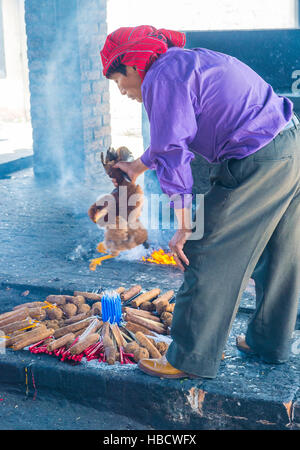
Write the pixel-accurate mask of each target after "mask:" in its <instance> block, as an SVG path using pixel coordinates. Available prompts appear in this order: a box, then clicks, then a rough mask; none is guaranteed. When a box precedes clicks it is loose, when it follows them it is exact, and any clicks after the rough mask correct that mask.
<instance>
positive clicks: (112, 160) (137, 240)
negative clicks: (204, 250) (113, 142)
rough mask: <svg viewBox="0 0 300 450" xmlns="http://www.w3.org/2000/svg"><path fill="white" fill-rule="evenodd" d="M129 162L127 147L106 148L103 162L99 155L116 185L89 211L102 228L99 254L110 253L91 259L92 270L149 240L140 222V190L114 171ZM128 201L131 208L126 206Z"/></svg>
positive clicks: (120, 173)
mask: <svg viewBox="0 0 300 450" xmlns="http://www.w3.org/2000/svg"><path fill="white" fill-rule="evenodd" d="M132 159H133V158H132V154H131V152H130V150H128V148H126V147H119V148H118V149H117V150H114V149H113V148H109V149H108V150H107V152H106V157H105V160H104V155H103V153H101V161H102V164H103V167H104V169H105V171H106V173H107V175H108V176H109V177H110V178H114V179H116V181H117V183H118V186H117V187H116V188H115V189H114V190H113V191H112V192H111V193H110V194H107V195H105V196H103V197H101V198H100V199H98V200H97V202H96V203H94V204H93V205H92V206H91V207H90V208H89V210H88V214H89V217H90V218H91V220H92V221H93V222H95V223H97V225H98V226H100V227H103V228H105V234H104V241H103V242H101V243H100V244H99V245H98V247H97V249H98V251H99V252H101V253H107V252H108V251H109V252H110V254H108V255H106V256H102V257H101V258H97V259H95V260H93V262H92V264H91V269H95V266H96V265H97V264H101V262H102V261H103V260H104V259H108V258H113V257H115V256H118V255H119V253H120V252H121V251H124V250H129V249H132V248H134V247H136V246H138V245H140V244H144V245H145V242H146V240H147V238H148V233H147V230H146V229H145V228H144V226H143V225H142V223H141V222H140V220H139V217H140V215H141V210H142V205H143V191H142V188H141V187H140V186H139V185H136V184H135V183H132V182H131V181H130V180H129V178H128V177H127V175H126V174H125V173H124V172H122V171H121V170H120V169H118V168H117V169H114V165H115V164H116V163H117V162H119V161H130V160H132ZM133 195H134V197H132V196H133ZM130 198H131V203H132V205H133V206H132V205H130V204H129V202H130Z"/></svg>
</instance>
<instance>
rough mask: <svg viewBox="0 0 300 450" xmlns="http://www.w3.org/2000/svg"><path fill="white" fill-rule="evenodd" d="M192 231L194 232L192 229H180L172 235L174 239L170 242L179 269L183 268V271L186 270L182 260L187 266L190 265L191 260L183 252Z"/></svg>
mask: <svg viewBox="0 0 300 450" xmlns="http://www.w3.org/2000/svg"><path fill="white" fill-rule="evenodd" d="M191 233H192V232H191V231H187V230H184V229H179V230H177V231H176V233H175V234H174V236H173V237H172V239H171V240H170V242H169V247H170V249H171V251H172V256H173V258H174V259H175V261H176V264H177V265H178V267H179V269H180V270H182V272H184V270H185V269H184V267H183V264H182V261H183V262H184V263H185V264H186V265H187V266H188V265H189V260H188V258H187V257H186V255H185V254H184V252H183V246H184V244H185V243H186V241H187V239H188V237H189V236H190V234H191Z"/></svg>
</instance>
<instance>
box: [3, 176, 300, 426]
mask: <svg viewBox="0 0 300 450" xmlns="http://www.w3.org/2000/svg"><path fill="white" fill-rule="evenodd" d="M99 184H100V183H99ZM103 185H104V183H103V180H101V186H102V192H101V190H100V189H98V187H97V186H88V185H86V184H83V183H82V182H80V180H78V182H77V183H75V185H74V183H73V184H71V183H69V182H67V181H66V182H65V183H64V184H57V185H55V184H54V185H53V184H52V185H49V184H48V183H47V180H44V183H42V184H41V182H37V181H36V180H35V179H34V178H33V176H32V171H31V170H30V169H28V170H25V171H21V172H19V173H18V174H17V175H15V176H14V177H12V178H11V179H7V180H0V210H1V221H0V248H1V255H0V287H1V288H0V313H1V312H5V311H8V310H10V309H12V307H13V306H15V305H17V304H20V303H23V302H24V301H31V300H44V299H45V297H46V296H47V295H48V294H50V293H66V294H68V293H72V292H73V291H74V290H92V289H95V288H102V289H106V288H116V287H119V286H124V287H126V288H128V287H130V286H131V285H133V284H136V283H138V284H141V285H142V287H143V289H144V290H147V289H151V288H154V287H159V288H160V289H161V290H162V291H166V290H169V289H174V290H175V292H176V291H177V290H178V288H179V287H180V285H181V283H182V279H183V276H182V273H181V272H180V271H179V270H178V269H176V268H174V267H172V266H164V267H162V266H157V265H151V264H149V263H144V262H142V260H141V256H142V254H145V249H144V248H141V249H136V250H135V251H132V252H128V253H125V254H123V255H121V256H120V257H118V258H116V259H111V260H108V261H105V262H104V263H103V264H102V266H100V267H97V269H96V271H94V272H92V271H90V270H89V260H90V259H91V258H94V257H97V256H99V254H98V253H97V252H96V245H97V243H98V242H99V241H101V240H102V238H103V231H102V230H99V229H98V228H97V227H96V226H95V225H94V224H93V223H92V222H90V220H89V218H88V217H87V209H88V207H89V205H90V204H92V203H93V202H94V201H95V200H96V198H97V197H98V196H99V195H100V194H104V193H107V192H110V191H111V189H112V188H113V186H112V184H111V182H110V181H109V179H108V178H107V184H106V186H105V191H103V189H104V188H103ZM171 235H172V233H171V232H170V230H167V231H165V232H163V233H160V232H157V231H152V232H150V233H149V242H150V245H151V246H152V247H153V248H156V249H157V248H159V247H163V248H165V249H167V244H168V240H169V238H170V237H171ZM25 290H29V291H30V292H29V295H28V296H26V297H24V296H22V295H21V294H22V292H23V291H25ZM254 304H255V292H254V286H253V283H252V282H250V283H249V285H248V286H247V289H246V290H245V292H244V293H243V298H242V301H241V304H240V308H239V311H238V314H237V317H236V320H235V322H234V325H233V328H232V330H231V333H230V337H229V340H228V342H227V345H226V348H225V353H226V358H225V360H224V362H222V364H221V368H220V371H219V373H218V376H217V378H216V379H214V380H204V379H203V380H186V379H184V380H162V379H156V378H153V377H150V376H148V375H146V374H143V373H141V372H140V371H139V369H138V368H137V367H136V366H127V365H125V366H122V365H120V364H116V365H114V366H108V365H106V364H99V363H98V364H96V363H94V362H93V361H91V362H90V363H84V364H80V365H76V366H72V365H70V364H69V363H61V362H59V361H58V360H56V359H55V358H53V357H51V356H48V355H31V354H29V352H27V351H21V352H13V351H11V350H8V351H7V352H6V354H4V355H0V383H4V384H7V383H10V384H14V385H15V386H18V387H19V389H21V390H22V389H24V383H25V368H26V367H27V368H30V370H31V371H33V372H34V378H35V384H36V387H37V390H47V389H50V390H53V391H57V392H58V393H59V394H61V395H62V396H63V395H65V396H68V397H69V398H72V399H73V400H76V401H78V402H82V403H83V404H91V405H93V406H94V407H95V408H97V409H99V411H100V410H101V408H102V409H103V408H111V409H112V410H115V411H119V413H124V414H127V415H128V416H132V417H134V418H136V419H137V420H140V421H143V420H145V422H144V423H147V424H151V425H152V426H155V427H158V429H159V427H160V428H161V429H163V428H164V429H176V428H177V429H179V428H180V429H296V428H299V427H300V407H299V400H300V398H299V395H300V394H299V379H300V377H299V375H300V362H299V355H297V354H296V353H292V354H291V358H290V361H289V363H287V364H285V365H280V366H276V365H267V364H263V363H262V362H261V361H260V360H258V359H256V358H247V357H245V356H243V355H242V354H240V352H239V351H238V350H237V349H236V347H235V336H236V334H240V333H243V332H245V330H246V326H247V321H248V319H249V315H250V314H251V312H252V311H253V309H254ZM296 328H297V330H296V332H295V336H294V344H295V345H294V348H297V346H296V343H297V339H299V334H300V333H299V331H298V330H300V324H299V322H298V323H297V327H296Z"/></svg>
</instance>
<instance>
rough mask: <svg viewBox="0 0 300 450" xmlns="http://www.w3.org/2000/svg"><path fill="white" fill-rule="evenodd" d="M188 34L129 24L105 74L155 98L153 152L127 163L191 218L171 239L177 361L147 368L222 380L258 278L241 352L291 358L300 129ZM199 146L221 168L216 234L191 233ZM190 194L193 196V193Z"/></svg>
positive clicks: (272, 98)
mask: <svg viewBox="0 0 300 450" xmlns="http://www.w3.org/2000/svg"><path fill="white" fill-rule="evenodd" d="M184 44H185V36H184V34H183V33H179V32H175V31H170V30H165V29H161V30H156V29H155V28H154V27H151V26H140V27H133V28H132V27H131V28H130V27H129V28H120V29H118V30H116V31H115V32H113V33H111V34H110V35H109V36H108V37H107V39H106V42H105V45H104V48H103V49H102V51H101V57H102V63H103V73H104V75H105V76H106V77H107V78H109V79H110V80H113V81H114V82H116V83H117V85H118V87H119V89H120V92H121V94H123V95H127V96H128V97H129V98H132V99H134V100H136V101H138V102H143V103H144V106H145V109H146V111H147V114H148V117H149V121H150V147H149V148H148V149H147V150H146V151H145V153H144V154H143V155H142V157H141V158H138V159H136V160H135V161H133V162H130V163H119V164H118V167H119V168H120V169H122V170H123V171H125V172H126V173H127V174H128V175H129V177H130V178H132V179H133V180H135V179H136V178H137V177H138V176H139V175H140V174H142V173H143V172H144V171H145V170H147V169H148V168H149V169H155V170H156V172H157V176H158V179H159V181H160V185H161V188H162V190H163V192H165V193H166V194H168V195H170V196H171V195H173V194H178V195H179V199H177V201H175V202H174V205H173V206H174V208H175V213H176V217H177V219H178V221H179V223H181V224H182V225H181V227H180V229H178V230H177V231H176V233H175V235H174V236H173V238H172V239H171V241H170V243H169V246H170V248H171V250H172V251H173V253H174V257H175V258H176V261H177V263H178V265H179V267H180V268H181V269H182V270H183V271H184V281H183V284H182V286H181V287H180V289H179V291H178V293H177V296H176V306H175V309H174V315H173V322H172V328H171V336H172V338H173V341H172V343H171V345H170V346H169V349H168V351H167V354H166V357H163V358H161V359H158V360H154V359H145V360H142V361H140V363H139V367H140V369H141V370H143V371H144V372H146V373H148V374H150V375H154V376H159V377H166V378H180V377H186V376H199V377H207V378H214V377H216V375H217V372H218V368H219V365H220V361H221V359H222V352H223V349H224V346H225V344H226V340H227V337H228V334H229V331H230V329H231V325H232V322H233V320H234V318H235V315H236V311H237V308H238V305H239V301H240V298H241V295H242V293H243V291H244V289H245V288H246V286H247V284H248V281H249V279H250V277H251V276H252V277H253V278H254V280H255V288H256V303H257V305H256V306H257V307H256V311H255V312H254V314H253V316H252V318H251V320H250V322H249V324H248V329H247V333H246V336H245V337H243V336H239V337H238V339H237V346H238V348H239V349H240V350H241V351H244V352H246V353H251V354H256V355H258V356H260V357H261V358H262V359H263V360H264V361H266V362H269V363H283V362H285V361H287V359H288V354H289V342H290V338H291V335H292V332H293V330H294V327H295V321H296V316H297V304H298V296H299V292H300V228H299V220H300V132H299V121H298V119H297V117H296V116H295V115H294V114H293V111H292V103H291V102H290V101H289V100H288V99H287V98H285V97H280V96H278V95H276V94H275V92H274V91H273V89H272V87H271V86H270V85H268V84H267V83H266V82H265V81H264V80H263V79H262V78H261V77H259V75H258V74H256V73H255V72H254V71H253V70H252V69H251V68H250V67H248V66H247V65H245V64H243V63H242V62H241V61H239V60H237V59H236V58H233V57H231V56H229V55H225V54H222V53H218V52H213V51H211V50H208V49H204V48H198V49H192V50H185V49H184V48H183V47H184ZM191 149H192V150H193V151H194V152H198V153H200V154H201V155H202V156H203V157H205V158H206V159H207V160H208V161H209V162H211V163H215V164H216V165H215V166H214V168H213V170H212V172H211V177H210V180H211V189H210V190H209V192H207V193H206V195H205V198H204V235H203V237H202V239H199V240H189V239H188V238H189V237H190V234H191V232H192V230H191V225H190V220H189V217H190V214H189V208H190V206H191V198H190V197H191V195H190V194H191V193H192V185H193V179H192V175H191V168H190V161H191V160H192V159H193V157H194V154H193V153H192V151H191ZM186 197H188V198H186Z"/></svg>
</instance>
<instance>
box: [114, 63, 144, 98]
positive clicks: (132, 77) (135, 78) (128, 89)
mask: <svg viewBox="0 0 300 450" xmlns="http://www.w3.org/2000/svg"><path fill="white" fill-rule="evenodd" d="M126 72H127V75H126V76H125V75H123V74H122V73H118V72H114V73H112V75H110V77H109V79H110V80H113V81H114V82H115V83H117V85H118V88H119V90H120V92H121V94H122V95H127V97H128V98H131V99H132V100H136V101H137V102H139V103H142V102H143V99H142V89H141V86H142V80H141V77H140V76H139V74H138V71H137V70H136V68H135V67H131V66H126Z"/></svg>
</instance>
